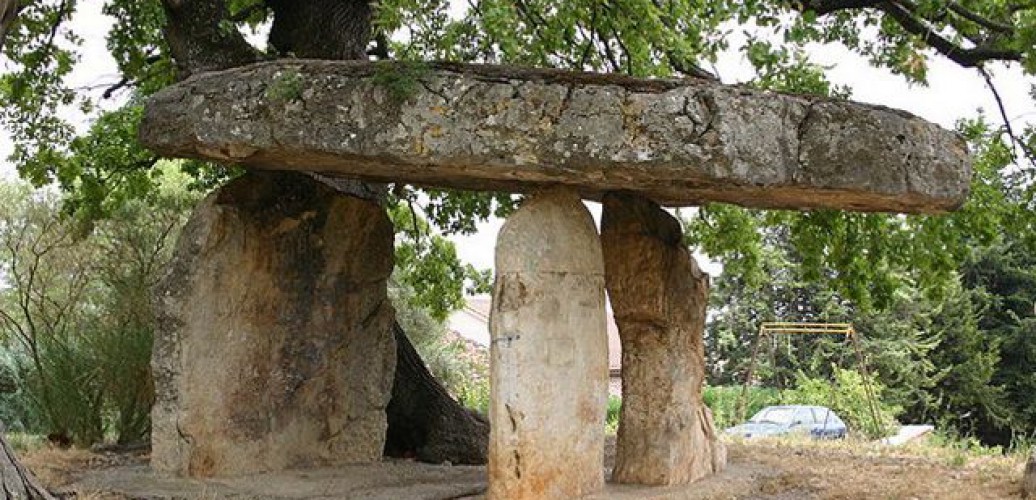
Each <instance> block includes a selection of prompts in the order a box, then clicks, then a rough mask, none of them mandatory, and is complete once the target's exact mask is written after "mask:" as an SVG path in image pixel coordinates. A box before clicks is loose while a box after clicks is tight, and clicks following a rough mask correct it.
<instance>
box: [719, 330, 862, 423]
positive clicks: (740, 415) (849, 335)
mask: <svg viewBox="0 0 1036 500" xmlns="http://www.w3.org/2000/svg"><path fill="white" fill-rule="evenodd" d="M773 335H844V336H845V340H846V341H847V342H852V344H853V350H855V351H856V360H857V363H858V366H859V369H860V372H861V373H862V374H863V388H864V391H865V392H866V394H867V403H868V406H869V407H870V412H871V418H872V419H873V421H874V422H873V423H874V428H875V429H878V428H879V427H880V425H881V424H880V420H881V419H880V418H879V417H878V407H877V405H876V404H875V401H874V390H873V389H872V388H871V384H870V375H869V373H868V371H867V363H866V360H865V359H864V356H863V349H861V348H860V343H859V342H858V341H857V337H858V334H857V332H856V329H855V328H853V324H852V323H796V322H787V321H768V322H763V323H761V324H760V325H759V333H758V334H757V335H756V337H755V342H754V344H753V345H752V358H751V360H750V361H749V363H748V373H746V374H745V383H744V385H743V386H742V387H741V397H740V398H738V405H737V406H738V408H737V419H738V421H739V422H740V421H743V420H744V419H745V403H746V398H747V397H748V386H749V384H751V383H752V376H753V375H754V374H755V363H756V359H757V357H758V355H759V344H760V342H761V341H762V339H763V337H767V336H773ZM771 338H772V337H771Z"/></svg>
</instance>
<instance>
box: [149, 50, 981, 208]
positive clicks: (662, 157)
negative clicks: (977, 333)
mask: <svg viewBox="0 0 1036 500" xmlns="http://www.w3.org/2000/svg"><path fill="white" fill-rule="evenodd" d="M140 136H141V139H142V141H143V143H144V144H146V145H147V146H148V147H150V148H152V149H154V150H155V151H156V152H158V153H160V154H163V155H166V156H176V157H189V158H200V159H207V160H216V161H221V162H225V163H233V164H239V165H243V166H246V167H251V168H258V169H297V170H306V171H319V172H322V173H323V174H325V175H338V176H345V177H358V178H363V179H366V180H374V181H387V182H396V181H404V182H408V183H413V184H418V185H423V186H433V187H448V188H460V189H474V190H494V191H507V192H517V191H531V190H536V189H541V188H542V187H543V186H552V185H559V184H560V185H565V186H568V187H570V188H572V189H573V190H575V191H576V192H578V193H579V194H580V195H581V196H583V197H584V198H600V196H601V195H603V193H605V192H608V191H614V190H629V191H633V192H636V193H638V194H640V195H642V196H645V197H648V198H651V199H653V200H654V201H656V202H658V203H661V204H663V205H672V206H678V205H700V204H702V203H705V202H710V201H717V202H726V203H735V204H739V205H743V206H748V207H758V208H837V209H847V210H861V211H891V212H925V213H931V212H942V211H947V210H952V209H954V208H956V207H959V206H960V205H961V204H962V203H963V202H964V199H965V197H966V196H967V193H968V186H969V182H970V179H971V162H970V159H969V157H968V151H967V147H966V145H965V142H964V140H963V139H962V138H961V137H959V136H958V135H956V134H955V133H953V132H950V131H947V130H944V129H942V128H940V127H939V126H937V125H934V124H932V123H929V122H926V121H924V120H922V119H920V118H917V117H915V116H913V115H911V114H909V113H906V112H903V111H897V110H893V109H889V108H885V107H880V106H873V105H866V104H858V103H853V102H848V101H843V100H835V99H828V98H820V97H808V96H796V95H788V94H782V93H777V92H769V91H761V90H754V89H749V88H745V87H740V86H729V85H722V84H719V83H716V82H712V81H709V80H699V79H684V80H675V79H634V78H628V77H623V76H617V75H601V74H586V73H572V72H564V71H557V70H532V69H519V68H511V67H500V66H488V65H460V64H435V65H430V64H414V63H400V62H376V63H371V62H358V61H307V60H281V61H275V62H265V63H260V64H256V65H252V66H245V67H241V68H236V69H232V70H227V71H221V72H213V73H206V74H200V75H196V76H194V77H192V78H190V79H188V80H186V81H184V82H181V83H178V84H176V85H173V86H170V87H167V88H165V89H163V90H161V91H160V92H158V93H157V94H155V95H154V96H152V97H151V98H150V100H149V101H148V104H147V109H146V113H145V117H144V120H143V123H142V125H141V127H140Z"/></svg>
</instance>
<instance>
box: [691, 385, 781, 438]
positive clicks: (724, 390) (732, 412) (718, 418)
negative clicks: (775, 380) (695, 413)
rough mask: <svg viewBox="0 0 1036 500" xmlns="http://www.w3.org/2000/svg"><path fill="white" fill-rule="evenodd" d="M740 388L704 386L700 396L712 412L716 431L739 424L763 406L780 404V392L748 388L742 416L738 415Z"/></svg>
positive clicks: (761, 388)
mask: <svg viewBox="0 0 1036 500" xmlns="http://www.w3.org/2000/svg"><path fill="white" fill-rule="evenodd" d="M742 390H743V389H742V386H732V385H731V386H706V387H705V390H704V392H703V395H702V399H703V400H704V401H705V405H706V406H708V407H709V409H711V410H712V420H713V421H714V422H715V424H716V428H717V429H726V428H727V427H731V426H734V425H737V424H739V423H741V421H740V420H739V419H741V420H743V419H745V418H748V417H751V416H752V415H754V414H755V412H757V411H759V410H761V409H763V407H765V406H769V405H775V404H780V391H778V390H776V389H769V388H765V387H749V388H748V390H747V392H746V393H745V396H744V405H745V410H744V415H743V416H742V415H738V405H739V404H740V403H741V393H742Z"/></svg>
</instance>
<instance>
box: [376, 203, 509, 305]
mask: <svg viewBox="0 0 1036 500" xmlns="http://www.w3.org/2000/svg"><path fill="white" fill-rule="evenodd" d="M389 217H390V218H391V220H392V224H393V225H394V226H395V228H396V273H395V274H394V275H393V281H394V282H395V283H396V284H397V285H398V286H399V287H401V288H402V289H405V290H407V291H408V293H409V294H410V295H409V296H408V301H409V302H410V304H411V306H412V307H417V308H420V309H422V310H425V311H427V312H428V313H429V314H431V315H432V317H433V318H435V319H436V320H437V321H440V322H441V321H444V320H445V319H446V316H447V315H449V313H450V312H452V311H454V310H456V309H459V308H461V307H463V305H464V293H463V291H464V288H465V284H467V285H468V286H469V287H470V288H471V289H473V290H475V291H482V290H485V289H487V288H488V286H489V285H488V283H489V282H490V276H489V273H488V271H480V270H478V269H476V268H475V267H474V266H472V265H471V264H461V263H460V260H459V259H458V258H457V249H456V247H455V246H454V244H453V242H451V241H449V240H447V239H446V238H444V237H443V236H441V235H439V234H435V233H434V229H432V227H431V226H430V225H429V224H428V222H427V221H425V220H424V218H423V217H421V216H420V214H418V213H417V212H416V210H415V209H414V208H413V205H411V204H409V203H405V202H404V201H403V200H397V201H396V202H395V203H394V204H391V205H389Z"/></svg>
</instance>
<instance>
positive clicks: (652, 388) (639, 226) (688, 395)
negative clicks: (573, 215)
mask: <svg viewBox="0 0 1036 500" xmlns="http://www.w3.org/2000/svg"><path fill="white" fill-rule="evenodd" d="M601 246H602V248H603V253H604V268H605V279H606V282H607V287H608V296H609V297H610V299H611V304H612V309H613V310H614V314H615V322H616V324H617V325H618V327H619V337H620V339H621V342H622V408H621V413H620V418H619V432H618V437H617V441H616V454H615V469H614V470H613V473H612V480H613V481H615V482H617V483H635V484H648V485H676V484H686V483H689V482H691V481H694V480H696V479H699V478H701V477H703V476H706V475H708V474H712V473H714V472H718V471H719V470H720V469H722V468H723V467H724V465H725V464H726V451H725V448H724V446H723V444H722V443H721V442H720V441H719V439H718V437H717V435H716V430H715V426H714V424H713V421H712V415H711V413H710V412H709V409H708V407H706V406H705V404H704V403H703V401H702V383H703V382H704V380H705V348H704V342H703V340H702V335H703V332H704V329H705V308H706V306H707V304H708V292H709V277H708V275H707V274H705V273H703V272H702V271H701V270H700V269H699V268H698V265H697V263H696V262H695V260H694V257H693V256H692V255H691V253H690V251H688V250H687V247H686V245H684V243H683V238H682V231H681V229H680V224H679V222H678V221H677V220H676V218H674V217H673V216H672V215H669V214H668V213H667V212H665V211H664V210H662V209H661V208H659V206H658V205H656V204H655V203H653V202H651V201H650V200H647V199H644V198H642V197H640V196H637V195H633V194H627V193H622V194H618V193H609V194H607V195H605V196H604V210H603V215H602V219H601Z"/></svg>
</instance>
